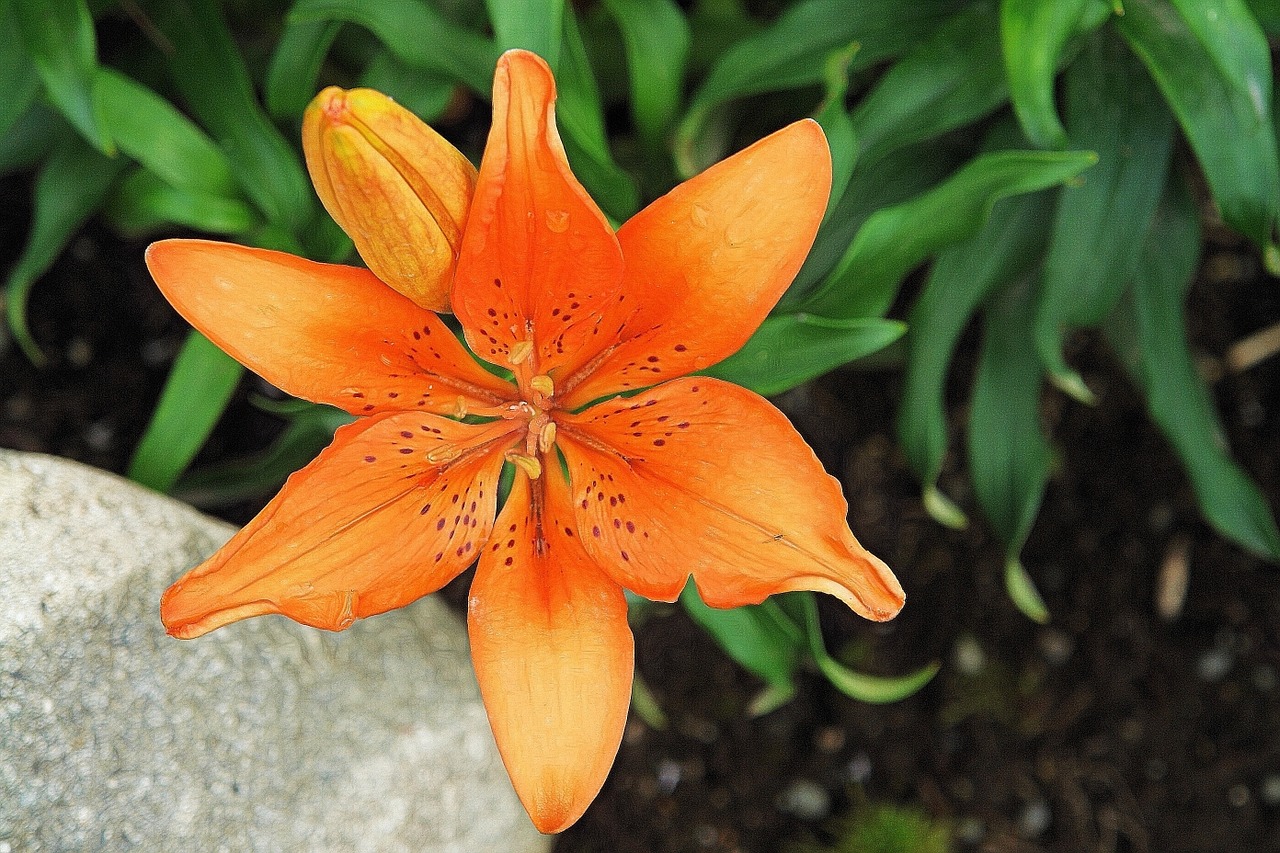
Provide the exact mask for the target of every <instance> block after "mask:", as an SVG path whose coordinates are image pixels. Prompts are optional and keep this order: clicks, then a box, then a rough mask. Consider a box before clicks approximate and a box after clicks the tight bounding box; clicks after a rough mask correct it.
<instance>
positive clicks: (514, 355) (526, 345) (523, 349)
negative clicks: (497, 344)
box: [507, 341, 533, 365]
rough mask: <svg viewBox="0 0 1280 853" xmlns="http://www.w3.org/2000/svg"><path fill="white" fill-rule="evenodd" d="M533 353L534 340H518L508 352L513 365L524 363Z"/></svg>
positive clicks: (509, 360)
mask: <svg viewBox="0 0 1280 853" xmlns="http://www.w3.org/2000/svg"><path fill="white" fill-rule="evenodd" d="M532 353H533V341H517V342H516V343H515V344H514V345H513V346H512V347H511V351H510V352H508V353H507V361H508V362H509V363H511V364H513V365H515V364H523V363H524V361H525V359H527V358H528V357H529V356H530V355H531V354H532Z"/></svg>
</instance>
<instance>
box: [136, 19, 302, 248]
mask: <svg viewBox="0 0 1280 853" xmlns="http://www.w3.org/2000/svg"><path fill="white" fill-rule="evenodd" d="M148 8H149V9H150V11H151V15H152V21H153V22H154V23H155V25H156V26H157V28H159V30H160V31H161V32H162V33H163V34H164V36H165V37H166V38H167V39H168V40H169V41H170V43H171V44H172V45H173V52H172V53H171V54H170V55H169V62H168V65H167V67H168V70H169V73H170V75H171V76H172V78H173V81H174V83H175V84H176V86H177V88H178V90H179V92H180V93H181V94H182V97H183V98H184V99H185V100H186V102H187V105H188V106H189V107H190V108H191V112H192V113H194V114H195V116H196V118H198V119H199V120H200V122H201V124H203V125H204V126H205V127H207V128H208V129H209V131H210V132H211V133H212V134H213V136H214V137H215V138H216V139H217V140H218V142H219V143H220V144H221V145H222V147H223V148H224V149H225V150H226V151H227V152H228V154H229V156H230V159H231V163H232V166H233V168H234V169H235V177H236V180H237V182H238V183H239V185H240V188H241V189H242V190H243V191H244V194H245V196H247V197H248V198H250V199H252V200H253V202H254V204H256V205H257V206H258V208H259V209H260V210H261V211H262V212H263V214H265V216H266V218H267V219H268V220H269V221H270V222H271V223H272V224H274V225H277V226H279V227H281V228H284V229H286V230H288V231H290V232H291V233H293V234H297V235H299V236H305V235H306V233H307V231H308V230H309V229H310V226H311V223H312V221H313V220H314V219H315V218H316V213H317V207H316V204H315V202H314V196H313V195H312V192H311V184H310V182H309V181H308V180H307V177H306V174H305V172H304V171H303V168H302V161H301V159H300V158H299V157H298V154H297V152H296V151H295V150H294V148H293V147H292V146H290V145H289V143H287V142H286V141H285V139H284V137H283V136H282V135H281V133H280V131H279V130H277V129H276V127H275V125H273V124H272V123H271V122H270V121H269V120H268V119H267V117H266V114H265V113H264V112H263V111H262V108H261V106H260V105H259V104H258V99H257V95H256V94H255V92H254V89H253V83H252V81H251V80H250V78H249V72H248V69H247V68H246V67H245V64H244V60H243V59H242V58H241V56H240V53H239V51H238V49H237V48H236V45H235V42H234V41H233V40H232V38H231V32H230V31H229V30H228V29H227V24H226V22H225V21H224V20H223V19H222V15H221V13H220V12H219V10H218V7H217V5H216V4H215V3H214V2H213V0H166V2H163V3H160V2H153V3H151V4H150V5H149V7H148ZM211 69H217V73H212V72H211Z"/></svg>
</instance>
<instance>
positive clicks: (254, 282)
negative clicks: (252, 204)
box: [147, 240, 513, 415]
mask: <svg viewBox="0 0 1280 853" xmlns="http://www.w3.org/2000/svg"><path fill="white" fill-rule="evenodd" d="M147 267H148V268H149V269H150V270H151V275H152V276H154V277H155V280H156V284H158V285H159V286H160V289H161V290H162V291H163V292H164V295H165V297H166V298H167V299H168V300H169V301H170V302H171V303H173V307H174V308H176V309H178V313H179V314H181V315H182V316H183V317H185V318H186V319H187V322H189V323H191V325H193V326H195V327H196V328H197V329H199V330H200V331H201V332H203V333H204V334H205V335H206V336H207V337H208V338H209V340H211V341H213V342H214V343H215V344H217V345H218V346H219V347H221V348H222V349H223V350H225V351H226V352H228V353H230V355H231V357H232V358H234V359H236V360H237V361H239V362H240V363H241V364H243V365H245V366H246V367H248V368H249V369H250V370H252V371H254V372H255V373H258V374H259V375H261V376H262V377H263V378H265V379H266V380H267V381H268V382H270V383H271V384H273V385H276V386H278V387H280V388H283V389H284V390H285V391H288V392H289V393H290V394H293V395H294V396H297V397H302V398H305V399H307V400H312V401H315V402H317V403H329V404H330V405H333V406H338V407H339V408H342V409H345V410H347V411H348V412H351V413H352V414H356V415H367V414H372V413H374V412H381V411H393V410H404V409H419V410H422V411H427V412H437V413H448V412H453V411H456V410H457V408H458V398H459V397H461V398H463V400H464V401H465V402H466V403H467V404H469V405H470V406H471V407H472V408H477V407H479V406H492V405H494V404H495V403H497V402H499V401H500V400H502V399H505V397H506V396H509V394H510V393H511V392H512V391H513V389H512V388H511V386H510V385H509V384H508V383H506V382H503V381H502V380H501V379H498V378H497V377H495V376H494V375H493V374H491V373H489V372H488V371H487V370H485V369H483V368H482V367H480V365H479V364H477V363H476V360H475V359H474V358H472V357H471V356H470V354H468V353H467V351H466V350H465V349H464V348H463V346H462V344H460V343H459V342H458V339H457V338H455V337H454V336H453V334H452V333H451V332H450V331H449V329H448V328H447V327H446V326H445V325H444V324H443V323H441V322H440V319H439V318H438V317H436V315H435V314H432V313H431V312H430V311H427V310H425V309H422V308H419V307H418V306H416V305H414V304H413V303H412V302H410V301H409V300H407V299H405V298H404V297H402V296H400V295H398V294H397V293H395V292H394V291H391V290H389V289H388V288H387V287H386V286H385V285H384V284H383V283H382V282H380V281H379V280H378V279H377V278H375V277H374V275H373V274H372V273H370V272H369V271H368V270H364V269H358V268H356V267H344V266H337V265H333V264H318V263H315V262H313V261H307V260H303V259H302V258H296V257H294V256H293V255H286V254H283V253H281V252H269V251H267V250H265V249H250V248H246V247H245V246H237V245H234V244H231V243H212V242H209V241H205V240H162V241H160V242H159V243H152V244H151V246H150V247H149V248H148V249H147Z"/></svg>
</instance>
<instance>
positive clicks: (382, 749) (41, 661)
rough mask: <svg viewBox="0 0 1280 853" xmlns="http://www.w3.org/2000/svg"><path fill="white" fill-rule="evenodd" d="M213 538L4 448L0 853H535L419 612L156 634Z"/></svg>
mask: <svg viewBox="0 0 1280 853" xmlns="http://www.w3.org/2000/svg"><path fill="white" fill-rule="evenodd" d="M231 532H232V529H231V528H230V527H228V526H227V525H225V524H222V523H221V522H217V521H214V520H211V519H208V518H205V517H204V516H201V515H199V514H198V513H196V512H195V511H193V510H191V509H190V508H189V507H186V506H184V505H182V504H179V503H177V502H174V501H171V500H169V499H168V498H165V497H162V496H159V495H156V494H154V493H151V492H148V491H146V490H144V489H141V488H139V487H137V486H134V485H132V484H130V483H128V482H126V481H123V480H121V479H119V478H117V477H114V476H112V475H109V474H104V473H102V472H99V471H95V470H93V469H89V468H85V467H83V466H81V465H78V464H76V463H72V462H67V461H65V460H59V459H54V458H51V457H46V456H35V455H29V454H21V453H16V452H13V451H5V450H0V850H5V851H13V853H18V851H21V853H37V851H64V850H65V851H71V850H75V851H96V850H101V851H121V850H148V851H150V850H198V851H222V850H225V851H237V853H238V852H239V851H259V850H260V851H308V853H310V851H378V853H388V851H413V853H424V851H449V852H450V853H476V852H477V851H490V850H492V851H503V853H533V851H545V850H547V849H548V848H549V841H548V839H546V838H544V837H542V836H540V835H539V834H538V833H537V832H536V830H534V829H533V827H532V825H531V824H530V822H529V819H528V818H527V817H526V816H525V814H524V812H523V810H522V809H521V808H520V805H519V803H518V801H517V800H516V797H515V794H514V793H513V792H512V790H511V785H510V782H509V781H508V780H507V777H506V774H505V773H504V771H503V769H502V765H501V762H500V761H499V759H498V757H497V751H496V749H495V747H494V744H493V739H492V735H491V734H490V731H489V726H488V722H487V720H486V719H485V715H484V710H483V708H482V706H481V704H480V699H479V694H478V691H477V689H476V685H475V680H474V675H473V674H472V670H471V665H470V660H469V657H468V652H467V644H466V635H465V630H464V628H463V626H462V624H461V623H460V621H459V620H458V619H457V618H456V617H455V616H454V615H453V614H452V613H451V612H449V611H448V610H447V609H446V608H445V607H444V606H443V605H442V604H440V603H438V602H436V601H435V600H433V599H429V598H428V599H424V600H422V601H420V602H418V603H417V604H415V605H413V606H411V607H408V608H405V609H403V610H400V611H396V612H394V613H390V614H386V615H384V616H379V617H376V618H373V619H369V620H365V621H363V622H359V623H357V624H356V625H355V626H353V627H352V628H351V629H349V630H348V631H345V632H343V633H341V634H328V633H325V632H322V631H317V630H314V629H310V628H305V627H303V626H300V625H297V624H294V623H292V622H290V621H288V620H286V619H284V618H283V617H264V618H259V619H251V620H248V621H246V622H241V623H238V624H235V625H231V626H228V627H226V628H223V629H221V630H219V631H215V632H214V633H212V634H210V635H208V636H206V637H202V638H200V639H197V640H192V641H186V642H184V641H179V640H174V639H171V638H169V637H168V636H166V635H165V633H164V629H163V628H162V626H161V625H160V620H159V616H158V612H157V611H158V602H159V598H160V593H161V592H162V591H163V590H164V589H165V587H166V586H167V585H168V584H169V583H171V582H172V581H173V580H174V579H175V578H177V577H178V575H179V574H180V573H181V572H183V571H185V570H186V569H187V568H189V567H190V566H192V565H194V564H195V563H196V562H198V561H199V560H200V559H201V558H203V557H204V556H205V555H207V554H209V553H210V552H211V551H212V550H213V549H214V548H215V547H217V545H218V544H220V543H221V542H222V541H224V540H225V539H226V538H227V537H228V536H229V535H230V534H231Z"/></svg>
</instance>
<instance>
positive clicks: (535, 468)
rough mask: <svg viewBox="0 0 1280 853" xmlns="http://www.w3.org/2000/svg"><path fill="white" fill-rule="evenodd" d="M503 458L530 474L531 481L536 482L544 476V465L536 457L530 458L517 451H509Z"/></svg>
mask: <svg viewBox="0 0 1280 853" xmlns="http://www.w3.org/2000/svg"><path fill="white" fill-rule="evenodd" d="M503 458H505V459H506V460H507V461H508V462H510V463H511V464H513V465H516V466H517V467H519V468H520V469H521V470H522V471H524V472H525V473H526V474H528V475H529V479H530V480H536V479H538V478H539V477H541V476H542V463H541V462H539V461H538V457H536V456H528V455H526V454H524V453H521V452H519V451H517V450H508V451H507V452H506V454H505V455H504V457H503Z"/></svg>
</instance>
